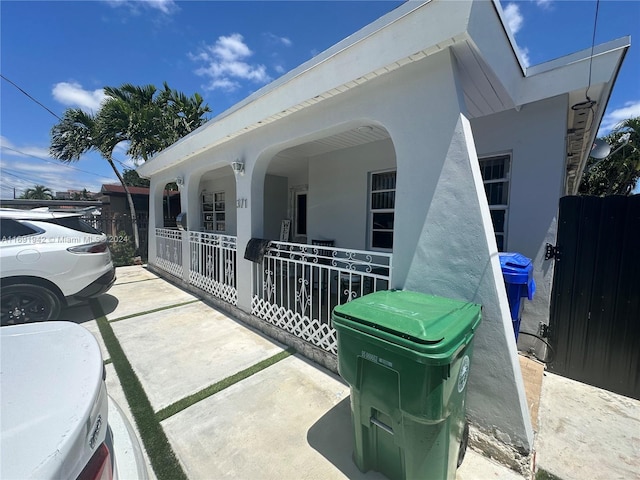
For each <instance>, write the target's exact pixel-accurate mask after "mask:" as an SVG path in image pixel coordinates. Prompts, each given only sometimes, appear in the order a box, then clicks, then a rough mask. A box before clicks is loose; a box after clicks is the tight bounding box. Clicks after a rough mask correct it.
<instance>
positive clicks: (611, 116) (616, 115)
mask: <svg viewBox="0 0 640 480" xmlns="http://www.w3.org/2000/svg"><path fill="white" fill-rule="evenodd" d="M635 117H640V100H636V101H632V102H627V103H625V104H624V106H623V107H622V108H617V109H615V110H613V111H612V112H609V113H607V114H606V115H605V116H604V118H603V119H602V122H601V123H600V130H598V136H599V137H602V136H604V135H608V134H609V133H611V130H613V129H614V128H615V127H616V125H618V124H619V123H620V122H623V121H624V120H627V119H629V118H635Z"/></svg>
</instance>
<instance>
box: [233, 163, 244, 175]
mask: <svg viewBox="0 0 640 480" xmlns="http://www.w3.org/2000/svg"><path fill="white" fill-rule="evenodd" d="M231 169H232V170H233V173H235V174H236V175H244V162H242V161H240V160H236V161H235V162H231Z"/></svg>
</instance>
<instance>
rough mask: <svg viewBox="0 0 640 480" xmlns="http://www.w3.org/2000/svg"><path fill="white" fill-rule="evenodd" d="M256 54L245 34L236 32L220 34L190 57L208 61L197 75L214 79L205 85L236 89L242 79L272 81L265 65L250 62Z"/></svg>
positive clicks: (219, 88)
mask: <svg viewBox="0 0 640 480" xmlns="http://www.w3.org/2000/svg"><path fill="white" fill-rule="evenodd" d="M252 55H253V52H252V51H251V50H250V49H249V47H248V46H247V44H246V43H244V38H243V36H242V35H240V34H239V33H233V34H231V35H229V36H228V37H225V36H220V37H218V40H216V43H215V44H213V45H208V46H206V47H205V48H203V49H202V50H200V51H199V52H197V53H195V54H189V57H190V58H191V60H193V61H195V62H201V63H203V64H204V65H203V66H202V67H200V68H198V69H197V70H196V71H195V73H196V75H200V76H203V77H208V78H209V79H210V82H209V83H208V84H207V85H205V86H204V87H203V88H205V89H206V90H226V91H233V90H237V89H238V88H240V86H241V83H240V82H241V81H242V80H249V81H252V82H255V83H267V82H268V81H270V80H271V77H270V76H269V75H268V74H267V68H266V67H265V66H264V65H261V64H255V63H253V64H252V63H248V62H247V59H248V58H249V57H251V56H252Z"/></svg>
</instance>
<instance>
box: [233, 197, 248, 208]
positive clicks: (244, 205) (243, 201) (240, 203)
mask: <svg viewBox="0 0 640 480" xmlns="http://www.w3.org/2000/svg"><path fill="white" fill-rule="evenodd" d="M236 207H238V208H247V199H246V198H239V199H237V200H236Z"/></svg>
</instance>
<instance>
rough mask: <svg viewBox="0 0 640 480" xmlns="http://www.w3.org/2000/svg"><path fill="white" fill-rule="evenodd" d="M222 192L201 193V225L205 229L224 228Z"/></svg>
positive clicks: (217, 229) (215, 229)
mask: <svg viewBox="0 0 640 480" xmlns="http://www.w3.org/2000/svg"><path fill="white" fill-rule="evenodd" d="M225 208H226V203H225V195H224V192H216V193H203V194H202V226H203V228H204V230H205V231H213V232H224V231H225V230H226V218H225Z"/></svg>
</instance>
